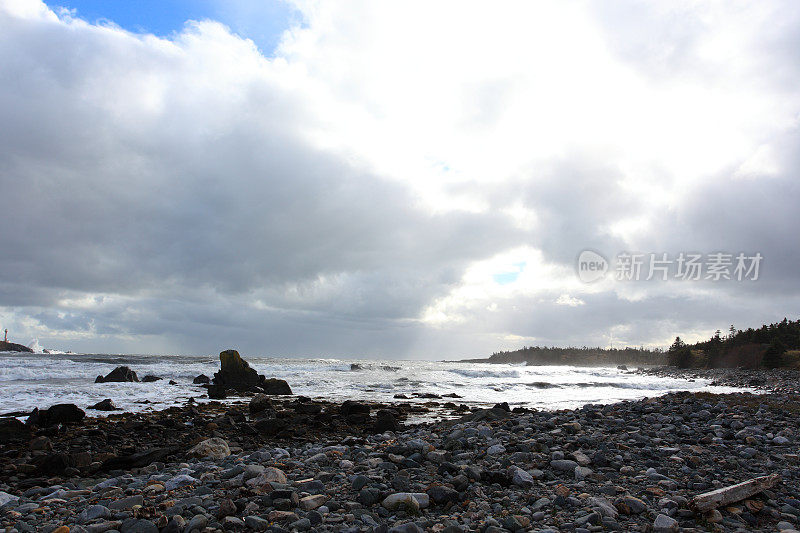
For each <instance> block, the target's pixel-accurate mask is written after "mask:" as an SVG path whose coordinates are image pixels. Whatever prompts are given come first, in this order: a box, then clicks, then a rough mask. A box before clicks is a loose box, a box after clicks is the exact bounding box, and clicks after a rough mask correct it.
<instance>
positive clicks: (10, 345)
mask: <svg viewBox="0 0 800 533" xmlns="http://www.w3.org/2000/svg"><path fill="white" fill-rule="evenodd" d="M0 352H29V353H33V350H31V349H30V348H28V347H27V346H23V345H22V344H16V343H14V342H8V330H5V331H4V332H3V340H2V341H0Z"/></svg>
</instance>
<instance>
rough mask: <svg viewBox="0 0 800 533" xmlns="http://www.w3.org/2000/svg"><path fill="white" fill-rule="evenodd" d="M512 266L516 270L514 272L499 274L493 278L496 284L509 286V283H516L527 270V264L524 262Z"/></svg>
mask: <svg viewBox="0 0 800 533" xmlns="http://www.w3.org/2000/svg"><path fill="white" fill-rule="evenodd" d="M512 266H513V268H514V269H513V270H509V271H507V272H498V273H497V274H495V275H494V276H492V279H494V282H495V283H497V284H498V285H508V284H509V283H514V282H515V281H517V278H518V277H519V275H520V273H521V272H522V271H523V270H525V262H524V261H523V262H521V263H514V265H512Z"/></svg>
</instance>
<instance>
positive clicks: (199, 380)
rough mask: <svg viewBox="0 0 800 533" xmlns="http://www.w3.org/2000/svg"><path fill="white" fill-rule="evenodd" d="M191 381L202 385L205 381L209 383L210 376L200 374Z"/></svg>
mask: <svg viewBox="0 0 800 533" xmlns="http://www.w3.org/2000/svg"><path fill="white" fill-rule="evenodd" d="M192 383H194V384H195V385H203V384H205V383H211V378H209V377H208V376H206V375H205V374H200V375H199V376H197V377H196V378H194V379H193V380H192Z"/></svg>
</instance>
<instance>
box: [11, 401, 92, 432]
mask: <svg viewBox="0 0 800 533" xmlns="http://www.w3.org/2000/svg"><path fill="white" fill-rule="evenodd" d="M85 416H86V413H85V412H84V411H83V409H80V408H79V407H78V406H77V405H75V404H74V403H60V404H57V405H53V406H51V407H49V408H47V409H45V410H44V411H40V410H39V409H34V410H33V412H32V413H31V416H29V417H28V420H27V421H26V422H25V423H26V424H28V425H36V426H39V427H49V426H55V425H56V424H78V423H80V422H81V421H82V420H83V419H84V417H85Z"/></svg>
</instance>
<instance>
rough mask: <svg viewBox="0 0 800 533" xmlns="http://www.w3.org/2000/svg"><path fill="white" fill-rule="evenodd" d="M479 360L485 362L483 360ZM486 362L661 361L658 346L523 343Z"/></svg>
mask: <svg viewBox="0 0 800 533" xmlns="http://www.w3.org/2000/svg"><path fill="white" fill-rule="evenodd" d="M479 361H483V362H487V360H486V359H482V360H479ZM488 362H490V363H526V364H528V365H631V364H632V365H659V364H665V362H666V354H665V353H664V351H663V350H662V349H659V348H656V349H649V348H644V347H639V348H635V347H625V348H600V347H596V348H592V347H588V346H583V347H580V348H578V347H569V348H559V347H556V346H553V347H548V346H524V347H522V348H521V349H519V350H513V351H501V352H495V353H493V354H492V355H491V356H490V357H489V359H488Z"/></svg>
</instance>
